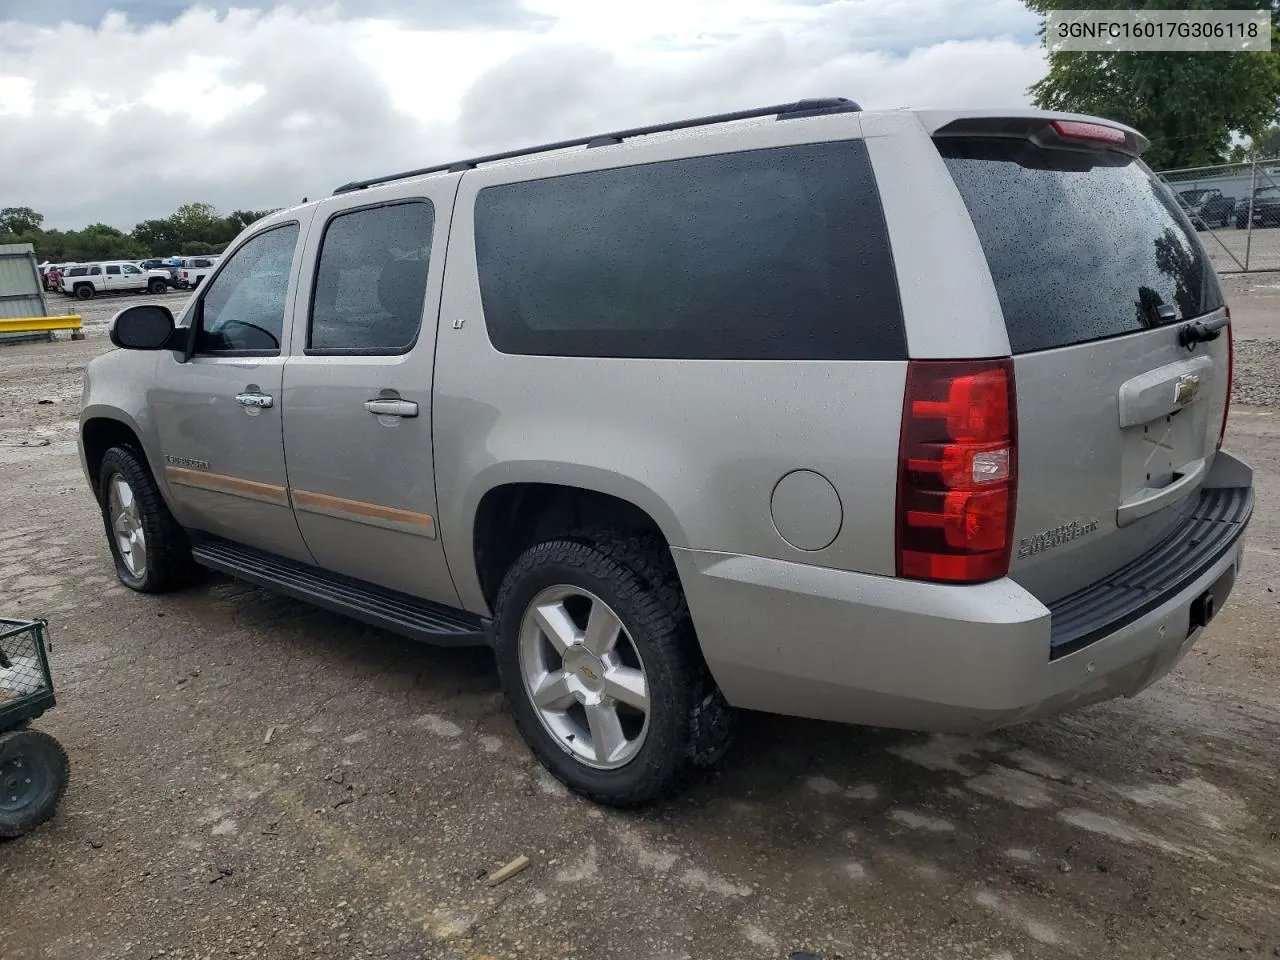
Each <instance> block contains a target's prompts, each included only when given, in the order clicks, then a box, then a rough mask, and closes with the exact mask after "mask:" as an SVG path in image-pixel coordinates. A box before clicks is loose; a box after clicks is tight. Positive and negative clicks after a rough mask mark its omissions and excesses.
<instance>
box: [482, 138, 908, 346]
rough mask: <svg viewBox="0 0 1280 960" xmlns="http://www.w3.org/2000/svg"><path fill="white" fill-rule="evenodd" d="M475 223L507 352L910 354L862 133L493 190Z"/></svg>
mask: <svg viewBox="0 0 1280 960" xmlns="http://www.w3.org/2000/svg"><path fill="white" fill-rule="evenodd" d="M475 234H476V259H477V266H478V268H479V274H480V291H481V296H482V299H483V303H484V313H485V324H486V326H487V329H488V331H489V336H490V339H491V340H492V342H493V345H494V346H495V347H496V348H497V349H498V350H501V351H503V352H505V353H523V354H543V355H554V356H575V357H583V356H593V357H649V358H664V359H677V358H679V359H758V360H805V359H821V360H851V359H868V360H879V359H902V358H904V357H905V356H906V338H905V334H904V331H903V326H902V312H901V308H900V306H899V303H898V292H897V284H896V281H895V277H894V270H893V262H892V258H891V255H890V252H889V241H888V236H887V233H886V229H885V223H884V217H883V214H882V213H881V210H880V200H879V196H878V194H877V192H876V187H875V181H874V179H873V176H872V172H871V164H870V162H869V161H868V158H867V151H866V147H865V145H864V144H863V143H862V142H861V141H846V142H837V143H820V144H806V145H803V146H792V147H780V148H775V149H767V150H751V151H744V152H741V153H730V154H721V155H716V156H704V157H694V158H690V159H684V160H670V161H663V162H660V163H652V164H644V165H638V166H630V167H620V168H614V169H610V170H599V171H593V172H589V173H577V174H569V175H566V176H562V177H554V178H549V179H544V180H535V181H528V182H524V183H511V184H502V185H495V186H492V187H486V188H485V189H483V190H481V191H480V193H479V194H478V195H477V198H476V208H475Z"/></svg>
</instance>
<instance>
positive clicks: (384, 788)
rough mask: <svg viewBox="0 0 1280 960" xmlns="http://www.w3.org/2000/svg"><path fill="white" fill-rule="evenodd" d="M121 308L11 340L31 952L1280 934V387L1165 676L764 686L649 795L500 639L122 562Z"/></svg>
mask: <svg viewBox="0 0 1280 960" xmlns="http://www.w3.org/2000/svg"><path fill="white" fill-rule="evenodd" d="M1252 282H1253V281H1250V283H1252ZM1248 288H1249V284H1247V283H1246V284H1243V285H1242V286H1241V287H1240V289H1238V290H1236V291H1235V299H1233V303H1234V304H1238V305H1239V306H1238V312H1239V313H1240V316H1241V317H1242V318H1243V317H1244V316H1246V315H1249V314H1250V312H1251V310H1252V311H1253V315H1254V316H1255V317H1257V319H1256V320H1251V321H1249V322H1248V324H1246V323H1245V322H1244V320H1243V319H1242V321H1241V324H1240V326H1241V327H1242V328H1243V327H1245V326H1246V325H1249V324H1251V325H1252V327H1251V328H1252V329H1253V330H1254V331H1255V332H1254V334H1253V336H1255V338H1262V339H1258V341H1257V342H1258V343H1261V344H1266V340H1265V336H1264V335H1265V332H1266V328H1267V324H1268V323H1270V322H1271V321H1272V319H1273V318H1271V317H1270V316H1269V312H1268V310H1267V309H1266V307H1265V306H1263V307H1258V306H1257V305H1256V303H1257V302H1256V301H1255V300H1254V299H1252V295H1251V294H1250V292H1249V289H1248ZM172 299H175V300H176V301H178V302H181V300H182V298H181V297H174V298H172ZM1246 304H1247V305H1246ZM90 306H91V307H92V308H93V309H100V310H102V311H103V316H102V318H103V319H105V317H106V316H108V315H109V314H110V313H111V312H113V311H114V309H117V308H118V307H119V306H120V304H118V303H116V304H112V303H110V302H109V301H104V302H103V303H101V304H98V303H96V302H95V303H94V304H91V305H90ZM96 324H97V321H94V323H93V324H91V326H90V330H89V339H88V340H86V341H85V342H82V343H70V342H61V343H56V344H43V345H31V346H18V347H7V348H3V349H0V490H3V491H4V496H3V505H4V510H3V512H2V513H0V612H3V613H5V614H6V615H19V616H23V615H26V616H44V617H47V618H49V620H50V621H51V624H52V630H53V638H54V651H53V662H54V667H55V670H56V677H57V681H58V683H59V688H60V705H59V707H58V709H56V710H55V711H53V712H52V713H51V714H49V715H48V716H47V717H46V718H44V719H43V720H42V721H41V723H40V725H41V726H42V727H43V728H44V729H46V730H48V731H50V732H51V733H53V734H55V735H56V736H57V737H59V738H60V739H61V740H62V742H63V743H64V744H65V746H66V747H67V749H68V751H69V752H70V755H71V760H72V764H73V780H72V784H71V787H70V790H69V792H68V794H67V796H66V799H65V800H64V802H63V805H62V807H61V809H60V811H59V814H58V816H57V817H56V818H55V819H54V821H53V822H51V823H50V824H48V825H47V826H45V827H43V828H41V829H40V830H38V831H37V832H36V833H34V834H33V835H31V836H28V837H25V838H23V839H21V840H18V841H13V842H10V843H7V844H0V904H3V907H2V908H0V955H3V957H4V960H34V958H57V960H89V958H92V960H112V958H130V960H135V958H136V960H150V958H158V957H165V958H204V957H210V958H214V957H216V958H224V957H262V958H286V957H326V958H347V957H352V958H355V957H361V958H385V960H439V958H455V960H458V958H466V960H478V958H481V957H501V958H508V957H532V958H581V960H599V958H605V957H625V958H640V960H676V958H691V960H692V958H697V960H704V958H706V960H739V958H756V957H759V958H776V957H785V956H787V955H789V954H790V953H791V952H792V951H794V950H799V949H801V948H808V949H811V950H814V951H816V952H818V953H819V954H820V955H821V956H822V957H824V958H826V960H832V958H837V957H842V958H846V960H854V958H859V960H861V958H870V957H878V958H904V960H905V958H910V960H920V958H925V957H929V958H933V957H948V958H975V960H1010V958H1022V957H1050V958H1054V957H1080V958H1095V957H1103V956H1105V957H1143V958H1145V957H1156V956H1159V957H1187V958H1198V960H1199V958H1212V957H1272V956H1280V909H1277V903H1280V784H1278V783H1277V776H1278V775H1280V683H1278V682H1277V681H1278V680H1280V638H1278V634H1280V602H1278V601H1280V592H1273V591H1277V590H1280V407H1265V406H1255V407H1238V408H1237V409H1236V410H1235V411H1234V412H1233V413H1232V420H1231V428H1230V436H1229V445H1230V446H1231V447H1232V449H1234V450H1235V451H1237V452H1238V453H1239V454H1241V455H1243V456H1244V457H1245V458H1246V459H1248V460H1250V461H1251V462H1252V463H1253V465H1254V467H1255V470H1256V471H1257V487H1258V496H1259V506H1258V510H1257V513H1256V514H1255V517H1254V521H1253V525H1252V527H1251V529H1250V534H1249V548H1248V554H1247V564H1246V566H1245V569H1244V573H1243V576H1242V580H1241V582H1240V583H1239V584H1238V585H1237V589H1236V592H1235V594H1234V595H1233V597H1232V600H1231V602H1230V603H1229V604H1228V606H1227V608H1226V609H1225V610H1224V611H1223V613H1222V614H1221V615H1220V617H1219V618H1218V619H1217V620H1216V621H1215V622H1214V624H1213V626H1212V627H1211V628H1210V630H1209V631H1208V632H1207V634H1206V636H1205V637H1204V638H1203V640H1202V641H1201V642H1200V644H1199V645H1198V646H1197V647H1196V648H1195V649H1194V651H1193V652H1192V654H1191V655H1190V656H1189V657H1188V659H1187V660H1186V661H1184V663H1183V665H1182V666H1181V668H1180V669H1179V670H1178V671H1177V672H1176V674H1175V675H1173V676H1171V677H1169V678H1167V679H1166V680H1164V681H1162V682H1161V683H1160V684H1158V685H1157V686H1156V687H1154V688H1153V689H1151V690H1149V691H1147V692H1146V693H1144V694H1143V695H1142V696H1140V697H1138V698H1136V699H1134V700H1130V701H1122V702H1117V703H1111V704H1106V705H1102V706H1100V707H1096V708H1093V709H1090V710H1088V711H1085V712H1082V713H1080V714H1077V715H1074V716H1070V717H1067V718H1063V719H1058V720H1054V721H1047V722H1042V723H1037V724H1034V725H1030V726H1025V727H1021V728H1017V729H1013V730H1009V731H1005V732H1002V733H1000V734H997V735H994V736H989V737H985V738H981V739H964V738H952V737H929V736H916V735H909V734H902V733H893V732H884V731H873V730H859V729H851V728H845V727H838V726H829V725H823V724H817V723H810V722H802V721H794V720H786V719H781V718H775V717H766V716H752V717H749V718H747V719H746V720H745V722H744V724H743V727H742V729H741V731H740V735H739V737H738V740H737V743H736V745H735V747H734V749H733V750H732V752H731V753H730V755H729V756H728V758H727V759H726V760H725V762H724V763H722V764H721V766H720V767H719V768H718V769H717V770H716V771H715V772H714V773H713V774H712V775H710V776H708V777H707V778H706V779H704V780H703V781H701V782H699V783H697V784H696V785H695V786H694V787H693V789H692V790H690V791H689V792H688V793H686V794H685V795H683V796H682V797H680V798H679V799H677V800H675V801H673V802H671V803H669V804H666V805H663V806H661V807H658V808H656V809H653V810H650V811H647V812H645V813H642V814H622V813H617V812H612V811H605V810H600V809H596V808H594V807H592V806H591V805H590V804H587V803H585V802H582V801H580V800H578V799H576V798H573V797H570V796H568V795H567V794H566V793H565V792H564V791H563V789H561V788H560V787H559V786H558V785H557V784H556V783H555V782H554V781H552V780H551V779H550V778H549V777H548V776H547V775H546V774H544V773H543V772H542V771H541V768H540V767H538V766H537V765H536V764H535V763H534V762H533V761H532V760H531V759H530V756H529V754H528V753H527V752H526V750H525V748H524V747H523V745H522V744H521V743H520V741H519V740H518V738H517V736H516V733H515V730H514V728H513V726H512V724H511V722H510V720H509V719H508V717H507V714H506V713H505V711H504V709H503V706H502V702H501V699H500V697H499V694H498V689H497V683H496V679H495V675H494V671H493V668H492V665H491V663H490V660H489V658H488V656H487V655H486V654H484V653H483V652H479V651H470V652H457V651H452V652H451V651H440V650H433V649H428V648H423V647H418V646H413V645H411V644H408V643H404V642H402V641H400V640H398V639H397V638H395V637H392V636H389V635H387V634H383V633H380V632H378V631H374V630H369V629H365V628H363V627H361V626H359V625H358V624H355V623H352V622H350V621H348V620H345V619H342V618H340V617H336V616H332V615H329V614H326V613H322V612H318V611H315V610H312V609H309V608H307V607H305V606H303V605H301V604H298V603H294V602H292V601H288V600H283V599H280V598H277V597H273V596H271V595H270V594H267V593H265V592H263V591H260V590H257V589H255V588H251V587H247V586H243V585H240V584H237V583H235V582H233V581H230V580H225V579H220V578H214V579H212V580H210V581H209V582H208V583H207V584H206V585H203V586H201V587H199V588H195V589H192V590H190V591H188V592H185V593H182V594H179V595H174V596H169V597H163V598H156V597H143V596H139V595H136V594H133V593H130V592H129V591H127V590H125V589H124V588H122V587H121V586H119V585H118V584H117V582H116V580H115V577H114V575H113V572H112V569H111V567H110V564H109V561H108V554H107V548H106V544H105V541H104V538H103V531H102V525H101V521H100V520H99V518H98V514H97V511H96V507H95V505H94V503H93V502H92V500H91V499H90V497H89V494H88V491H87V488H86V485H85V482H84V479H83V477H82V475H81V473H80V468H79V464H78V461H77V457H76V452H75V445H74V437H75V417H76V412H77V403H78V400H79V392H80V376H81V371H82V369H83V367H84V364H85V363H86V362H87V361H88V360H89V359H90V358H91V357H92V356H94V355H96V354H97V353H98V352H100V351H101V350H103V349H105V338H104V336H103V332H102V330H101V327H100V326H97V325H96ZM1243 332H1244V331H1243V330H1242V333H1243ZM1267 346H1268V349H1269V347H1270V345H1267ZM1250 349H1252V348H1250ZM1267 356H1269V357H1271V358H1272V359H1274V354H1273V353H1272V354H1268V355H1267ZM1270 363H1271V360H1267V361H1266V362H1263V363H1261V365H1260V366H1257V367H1256V368H1254V369H1256V370H1258V371H1267V370H1269V371H1272V372H1274V367H1273V366H1271V365H1270ZM1255 375H1256V374H1255ZM1264 375H1273V373H1272V374H1264ZM41 400H52V401H55V402H52V403H40V402H39V401H41ZM272 730H273V731H274V733H273V734H272V736H271V737H270V741H269V742H267V739H268V738H267V734H268V731H272ZM520 854H524V855H527V856H528V857H530V858H531V859H532V861H533V863H532V866H531V867H530V868H529V869H528V870H526V871H524V872H523V873H521V874H520V875H518V876H517V877H515V878H514V879H512V880H509V881H507V882H506V883H505V884H503V885H501V886H498V887H495V888H490V887H488V886H487V885H486V884H485V882H484V874H485V872H486V871H492V870H496V869H497V868H499V867H500V866H502V865H503V864H504V863H506V862H507V861H509V860H511V859H512V858H514V857H516V856H517V855H520Z"/></svg>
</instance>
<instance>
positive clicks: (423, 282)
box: [308, 201, 435, 353]
mask: <svg viewBox="0 0 1280 960" xmlns="http://www.w3.org/2000/svg"><path fill="white" fill-rule="evenodd" d="M434 225H435V216H434V213H433V209H432V206H431V204H430V203H428V202H422V201H415V202H413V203H398V204H393V205H391V206H386V207H374V208H372V209H369V210H356V211H353V212H351V213H344V214H340V215H338V216H336V217H334V218H333V219H332V220H330V221H329V225H328V227H326V229H325V233H324V240H323V242H322V244H321V247H320V260H319V264H318V265H317V267H316V285H315V294H314V298H313V300H312V304H311V338H310V341H309V342H308V347H309V348H311V349H313V350H324V351H333V350H337V351H343V352H351V351H356V352H369V353H398V352H402V351H404V350H406V349H408V348H409V347H410V346H412V345H413V343H414V341H415V340H416V339H417V337H418V327H419V325H420V324H421V323H422V305H423V300H424V298H425V297H426V291H427V269H428V266H429V262H430V258H431V232H432V230H433V228H434Z"/></svg>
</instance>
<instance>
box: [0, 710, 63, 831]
mask: <svg viewBox="0 0 1280 960" xmlns="http://www.w3.org/2000/svg"><path fill="white" fill-rule="evenodd" d="M70 775H71V763H70V761H68V760H67V751H66V750H64V749H63V748H62V744H60V743H59V742H58V741H57V740H55V739H54V738H53V737H51V736H49V735H48V734H47V733H44V732H42V731H40V730H18V731H13V732H11V733H5V734H0V837H4V838H8V839H12V838H13V837H20V836H22V835H23V834H25V833H30V832H31V831H32V830H34V829H35V828H36V827H38V826H40V824H42V823H44V822H45V821H46V820H48V819H49V818H50V817H52V816H53V812H54V810H56V809H57V807H58V803H59V801H61V800H62V795H63V794H64V793H66V790H67V780H68V779H69V778H70Z"/></svg>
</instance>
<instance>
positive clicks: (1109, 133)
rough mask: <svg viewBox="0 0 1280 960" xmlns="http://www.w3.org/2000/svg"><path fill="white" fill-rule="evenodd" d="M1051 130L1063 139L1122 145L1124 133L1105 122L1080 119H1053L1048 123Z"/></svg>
mask: <svg viewBox="0 0 1280 960" xmlns="http://www.w3.org/2000/svg"><path fill="white" fill-rule="evenodd" d="M1049 126H1051V127H1053V132H1054V133H1056V134H1057V135H1058V136H1060V137H1061V138H1062V139H1064V140H1087V141H1089V142H1091V143H1114V144H1116V145H1117V146H1124V144H1125V139H1126V138H1125V134H1124V131H1123V130H1121V129H1119V128H1118V127H1109V126H1107V125H1106V124H1105V123H1086V122H1084V121H1081V120H1054V121H1053V122H1051V123H1050V124H1049Z"/></svg>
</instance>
